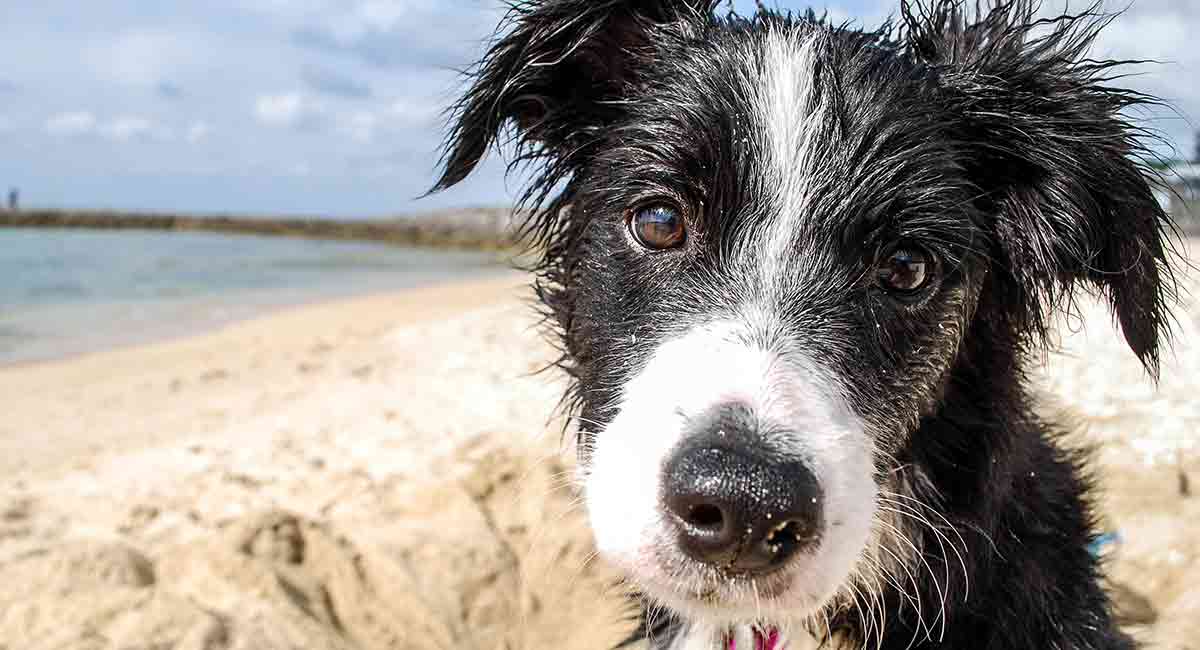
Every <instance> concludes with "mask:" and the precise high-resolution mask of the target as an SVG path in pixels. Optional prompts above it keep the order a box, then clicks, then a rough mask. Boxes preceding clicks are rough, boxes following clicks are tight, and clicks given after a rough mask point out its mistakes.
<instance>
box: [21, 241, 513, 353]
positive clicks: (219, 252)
mask: <svg viewBox="0 0 1200 650" xmlns="http://www.w3.org/2000/svg"><path fill="white" fill-rule="evenodd" d="M504 268H505V267H504V265H503V264H501V263H499V262H498V261H497V260H496V257H495V256H494V255H491V254H486V253H474V252H461V251H435V250H425V249H410V248H400V247H393V246H385V245H381V244H371V243H357V242H335V241H317V240H304V239H291V238H274V237H253V236H231V235H221V234H210V233H177V232H143V231H85V230H55V229H29V230H25V229H3V228H0V364H8V363H15V362H28V361H37V360H44V359H51V358H58V357H65V356H72V355H77V354H81V353H85V352H89V351H93V350H99V349H104V348H108V347H115V346H120V345H129V344H135V343H140V342H144V341H149V340H157V339H163V338H170V337H173V336H180V335H186V334H191V333H195V332H200V331H204V330H207V329H212V328H213V327H216V326H219V325H222V324H225V323H229V322H231V321H235V320H240V319H244V318H248V317H252V316H255V315H258V314H261V313H264V312H266V311H269V310H271V309H277V308H280V307H286V306H291V305H298V304H303V303H307V302H314V301H319V300H326V299H332V298H339V297H349V296H354V295H361V294H367V293H374V292H381V291H389V290H396V289H403V288H410V287H415V286H422V285H429V284H435V283H439V282H446V281H454V280H465V279H471V278H478V277H484V276H487V275H495V274H498V273H500V272H502V271H503V269H504Z"/></svg>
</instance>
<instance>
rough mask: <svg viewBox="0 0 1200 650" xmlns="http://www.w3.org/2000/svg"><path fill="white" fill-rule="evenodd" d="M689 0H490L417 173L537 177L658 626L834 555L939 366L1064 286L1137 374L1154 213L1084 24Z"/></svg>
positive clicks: (927, 403) (852, 532) (591, 476)
mask: <svg viewBox="0 0 1200 650" xmlns="http://www.w3.org/2000/svg"><path fill="white" fill-rule="evenodd" d="M713 5H714V3H713V2H711V1H710V0H641V1H636V2H635V1H632V0H524V1H521V2H517V3H516V4H515V5H514V7H513V8H512V11H511V13H510V14H509V23H508V24H507V26H506V27H505V28H504V30H503V32H502V34H501V35H500V36H499V37H498V38H497V40H496V41H495V42H494V43H493V45H492V47H491V49H490V51H489V52H488V53H487V55H486V56H485V58H484V59H483V60H482V62H481V63H480V65H479V67H478V69H477V74H476V75H475V76H474V79H473V85H471V87H470V88H469V90H468V91H467V93H466V95H465V97H464V98H463V99H462V101H461V102H460V103H459V104H458V106H457V110H456V112H455V115H454V122H453V126H452V130H451V135H450V138H449V141H448V147H447V151H446V156H445V159H444V163H445V171H444V175H443V177H442V179H441V181H440V183H439V187H448V186H450V185H453V184H454V183H457V182H458V181H460V180H461V179H463V178H464V177H465V176H466V175H468V174H469V173H470V171H471V170H472V169H473V168H474V167H475V165H476V164H477V163H478V162H479V160H480V158H481V157H482V156H483V155H484V154H485V153H486V151H487V150H488V148H489V147H490V146H491V145H492V144H493V143H494V142H495V141H496V139H497V138H498V137H501V136H503V135H509V136H511V137H512V138H513V140H514V141H515V143H516V144H517V146H518V149H519V151H520V152H521V156H520V157H519V158H518V160H517V162H526V163H531V164H533V165H535V167H536V168H537V169H538V170H539V171H540V175H539V176H538V177H537V178H536V180H535V181H534V182H533V183H532V185H531V187H530V189H529V193H528V194H527V196H526V199H527V200H529V201H530V202H532V203H533V204H535V207H536V208H537V209H536V210H535V211H534V216H533V217H532V220H531V222H530V229H529V233H530V234H531V235H532V238H533V240H534V241H536V242H537V243H538V244H539V245H541V246H542V247H543V248H542V250H543V252H544V258H543V264H542V267H541V271H542V280H541V282H540V283H539V288H540V292H541V295H542V298H543V299H544V301H545V302H546V303H547V304H548V305H549V306H550V308H551V310H552V312H553V314H554V316H555V317H556V321H557V324H558V326H559V329H560V331H561V333H562V335H563V340H564V342H565V351H566V358H565V361H566V363H565V364H564V365H565V367H566V368H567V369H568V370H569V372H571V373H572V375H573V376H574V378H575V379H576V384H577V385H576V393H575V395H576V400H577V402H578V406H579V419H578V421H579V422H580V425H579V427H580V443H581V445H580V448H581V466H582V471H583V477H584V482H585V490H586V496H587V505H588V509H589V512H590V515H591V521H592V525H593V528H594V530H595V535H596V539H597V542H598V545H599V548H600V550H601V551H602V552H603V554H604V555H605V556H607V557H608V558H609V559H610V560H612V561H614V562H615V563H617V564H618V565H620V566H621V567H623V568H624V569H625V570H626V571H627V572H628V573H629V575H630V576H631V577H632V579H633V580H634V581H635V582H636V584H638V585H639V586H640V588H641V589H642V590H644V592H645V593H646V594H647V595H648V596H649V597H650V598H651V599H653V600H655V601H657V602H661V603H663V604H666V605H668V606H669V607H671V608H672V609H673V610H675V611H677V612H680V613H682V614H684V615H687V616H691V617H694V618H697V619H702V620H706V621H710V622H713V623H714V624H716V625H727V624H733V623H737V622H747V621H766V622H771V623H774V624H784V623H787V622H788V621H793V620H795V619H796V618H797V617H798V616H803V615H804V614H806V613H811V612H814V611H817V610H819V609H820V608H821V607H822V606H823V605H824V604H826V603H828V602H830V599H831V598H833V597H834V595H835V594H837V593H838V592H839V591H841V590H844V589H846V588H847V585H848V584H849V583H850V581H851V577H852V576H853V575H854V574H855V572H856V570H858V569H860V568H861V566H860V565H861V563H862V562H863V561H864V558H865V557H867V556H868V555H869V548H870V545H871V543H872V542H871V540H872V538H873V535H874V534H876V532H877V513H878V510H879V506H878V500H879V494H880V490H881V489H882V487H883V486H885V485H886V482H887V480H888V473H889V468H890V467H891V465H890V462H891V459H892V458H893V457H894V455H896V454H897V453H898V452H899V451H900V450H902V449H904V448H905V447H906V446H907V445H909V444H911V441H912V440H913V438H914V436H915V435H918V429H919V428H920V423H921V421H922V418H925V417H929V416H933V415H936V414H937V413H938V410H939V408H940V405H941V404H942V402H943V400H944V399H945V396H946V393H947V391H948V390H950V389H951V385H952V384H953V378H954V376H955V373H956V372H959V369H960V368H961V367H962V366H964V365H972V364H973V365H975V366H977V367H981V368H982V370H980V374H979V377H986V376H987V373H988V372H993V371H994V372H997V373H1005V372H1011V373H1014V374H1011V375H1010V376H1009V378H1010V379H1012V380H1013V381H1016V380H1017V379H1019V370H1014V368H1018V367H1019V363H1018V361H1019V358H1020V357H1021V355H1022V353H1023V352H1024V351H1026V350H1027V349H1029V346H1030V345H1031V344H1034V343H1036V342H1037V341H1038V340H1039V339H1040V338H1041V335H1042V334H1044V330H1045V328H1046V319H1047V316H1048V314H1049V312H1050V311H1051V310H1052V308H1053V307H1054V306H1055V305H1057V304H1058V303H1059V302H1060V301H1061V300H1062V299H1063V298H1064V297H1065V296H1068V295H1069V293H1070V291H1071V290H1072V288H1073V287H1074V286H1075V285H1076V284H1078V283H1087V284H1089V285H1091V286H1093V287H1095V288H1096V289H1098V290H1100V291H1102V292H1103V293H1104V294H1105V295H1106V296H1107V298H1108V299H1109V300H1110V301H1111V304H1112V307H1113V309H1114V313H1115V315H1116V317H1117V320H1118V321H1119V322H1120V325H1121V327H1122V329H1123V331H1124V334H1125V337H1126V340H1127V341H1128V343H1129V345H1130V347H1131V348H1132V349H1133V351H1134V352H1135V353H1136V354H1137V355H1138V357H1140V358H1141V360H1142V361H1143V363H1144V364H1145V366H1146V367H1147V369H1149V370H1150V371H1152V372H1153V371H1155V369H1156V368H1157V363H1158V349H1159V337H1160V334H1161V332H1162V331H1163V329H1164V319H1165V312H1164V288H1163V284H1164V282H1162V280H1165V276H1164V274H1165V269H1164V266H1163V265H1164V263H1165V259H1166V253H1165V249H1164V242H1165V241H1166V240H1165V231H1166V230H1167V229H1168V224H1169V221H1168V220H1167V218H1166V217H1165V215H1164V214H1163V212H1162V210H1161V208H1160V207H1159V205H1158V203H1157V202H1156V200H1155V198H1154V196H1153V193H1152V190H1151V187H1150V185H1149V184H1148V182H1147V179H1146V175H1145V170H1144V168H1143V166H1142V165H1140V164H1139V163H1138V162H1137V157H1138V155H1139V154H1140V153H1141V152H1142V151H1143V150H1142V149H1141V148H1140V145H1139V142H1138V137H1139V135H1140V132H1139V131H1138V129H1136V128H1135V127H1133V126H1131V125H1130V124H1129V123H1128V122H1127V121H1126V119H1125V118H1124V117H1123V116H1122V115H1123V113H1122V111H1123V110H1124V109H1126V108H1127V107H1129V106H1131V105H1134V104H1138V103H1141V102H1144V101H1147V100H1146V98H1144V97H1142V96H1140V95H1137V94H1135V93H1132V92H1129V91H1126V90H1120V89H1114V88H1111V87H1108V86H1107V85H1106V83H1107V82H1106V80H1105V75H1106V72H1107V71H1108V70H1109V69H1110V68H1111V64H1108V63H1098V62H1094V61H1091V60H1089V59H1087V58H1086V56H1085V52H1086V50H1087V48H1088V46H1089V44H1090V43H1091V41H1092V39H1093V37H1094V36H1095V33H1096V30H1097V29H1098V28H1099V25H1101V24H1102V23H1103V20H1102V19H1096V18H1094V17H1089V16H1083V17H1076V18H1064V19H1061V20H1058V21H1049V22H1042V23H1038V22H1036V21H1035V20H1034V16H1033V10H1032V8H1031V5H1030V3H1028V2H1025V1H1024V0H1018V1H1017V2H1015V3H1013V4H1002V5H998V6H996V7H994V8H992V9H991V10H990V11H985V12H983V13H981V14H979V15H978V16H976V17H975V18H974V20H967V19H966V17H965V16H964V14H963V12H961V11H960V10H959V9H958V3H957V2H951V1H950V0H938V1H937V2H935V3H934V5H935V6H933V7H929V8H928V10H927V11H924V12H921V13H919V14H918V13H915V12H913V11H911V10H910V9H909V8H908V7H907V6H906V7H905V8H904V10H903V12H902V15H903V18H904V21H903V26H902V27H901V28H899V29H895V30H891V29H886V30H884V31H881V32H877V33H864V32H861V31H857V30H855V29H851V28H847V27H837V26H830V25H828V24H824V23H823V22H822V21H820V20H816V19H815V18H813V17H812V16H811V15H810V16H807V17H799V18H793V17H785V16H779V15H775V14H770V13H760V14H759V15H757V16H755V17H753V18H749V19H743V18H738V17H734V16H726V17H717V16H715V15H714V6H713ZM972 340H975V341H977V342H978V345H976V346H975V348H972V347H971V345H970V342H971V341H972ZM972 349H976V350H983V351H985V353H986V359H980V358H972V354H971V350H972ZM997 360H998V361H997ZM1006 361H1007V365H1006ZM1009 366H1011V368H1010V367H1009Z"/></svg>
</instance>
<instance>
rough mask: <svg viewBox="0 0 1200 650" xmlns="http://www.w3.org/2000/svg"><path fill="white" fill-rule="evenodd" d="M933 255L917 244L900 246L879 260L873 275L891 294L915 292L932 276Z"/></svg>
mask: <svg viewBox="0 0 1200 650" xmlns="http://www.w3.org/2000/svg"><path fill="white" fill-rule="evenodd" d="M933 266H934V257H933V255H932V254H931V253H929V252H928V251H926V250H925V249H923V248H921V247H919V246H900V247H897V248H893V249H892V251H891V252H890V253H888V254H887V255H886V256H884V257H883V258H882V259H880V260H879V262H878V265H877V266H876V267H875V277H876V278H877V279H878V280H879V284H880V286H882V287H883V288H884V289H886V290H888V291H889V292H891V293H893V294H899V295H902V296H904V295H908V296H911V295H912V294H915V293H917V292H918V291H920V290H921V289H924V288H925V287H926V286H928V285H929V282H930V280H931V279H932V278H933V270H934V269H933Z"/></svg>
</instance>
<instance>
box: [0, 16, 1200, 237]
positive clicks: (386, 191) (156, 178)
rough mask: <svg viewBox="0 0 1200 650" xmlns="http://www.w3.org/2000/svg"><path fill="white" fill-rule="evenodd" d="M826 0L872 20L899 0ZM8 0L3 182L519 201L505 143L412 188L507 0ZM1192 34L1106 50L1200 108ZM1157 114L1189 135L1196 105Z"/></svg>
mask: <svg viewBox="0 0 1200 650" xmlns="http://www.w3.org/2000/svg"><path fill="white" fill-rule="evenodd" d="M831 2H833V4H828V5H827V6H825V8H827V9H829V10H830V13H831V14H832V15H833V16H835V17H838V18H850V17H853V18H857V19H860V20H861V21H863V22H864V23H866V24H868V25H874V24H877V23H878V22H879V20H880V19H881V18H882V17H883V16H885V15H887V14H888V13H889V12H891V11H892V10H893V7H894V6H895V5H896V4H897V3H896V2H895V1H885V0H842V1H840V2H839V1H838V0H831ZM735 4H736V5H737V6H738V7H739V8H741V9H746V8H748V7H750V6H752V2H748V1H744V2H743V1H739V2H737V3H735ZM769 4H770V3H769ZM810 4H811V3H808V2H800V1H796V0H783V1H780V2H778V3H777V6H780V7H784V8H797V9H798V8H803V7H807V6H809V5H810ZM1047 4H1051V3H1049V2H1048V3H1047ZM1076 4H1079V5H1080V6H1082V4H1083V3H1082V2H1080V3H1076ZM3 5H4V6H3V7H0V152H2V153H0V187H6V186H10V185H16V186H19V187H20V188H21V190H22V193H23V196H24V199H25V203H26V204H27V205H49V206H71V207H107V208H121V209H141V210H150V209H161V210H177V211H188V212H261V213H269V214H332V215H347V216H371V215H389V214H397V213H403V212H409V211H414V210H422V209H430V208H438V207H446V206H462V205H494V204H503V203H507V202H508V200H509V198H508V197H509V196H510V195H509V193H508V191H507V190H506V184H505V181H504V178H503V174H502V173H501V171H502V165H501V164H500V161H498V160H491V161H489V162H488V163H487V164H485V166H484V167H483V168H482V169H481V173H479V174H477V175H476V176H475V177H474V178H473V179H471V180H470V181H468V182H467V183H465V184H464V185H463V186H460V187H459V188H455V189H454V190H452V191H450V192H447V193H444V194H441V195H438V196H435V197H433V198H429V199H424V200H421V201H414V200H413V199H414V197H416V196H417V195H419V194H420V193H421V192H422V191H423V190H424V189H425V188H426V187H427V186H428V185H429V183H430V181H431V179H432V174H433V169H434V164H435V159H436V151H437V144H438V142H439V140H440V138H441V129H442V125H441V119H440V117H439V112H440V110H441V108H442V107H443V106H445V105H446V104H447V103H449V102H450V101H451V100H452V98H453V96H454V90H455V88H456V87H457V84H458V80H457V76H456V74H455V73H454V72H453V68H454V67H456V66H463V65H465V64H467V63H469V62H470V61H471V60H473V59H474V58H476V57H477V56H478V54H479V53H480V43H481V42H482V40H483V39H484V38H485V37H486V36H487V35H488V34H489V33H490V31H491V29H492V28H493V27H494V25H495V23H496V21H497V19H498V17H499V16H500V12H501V8H500V5H499V4H498V2H496V1H495V0H205V1H196V0H191V1H186V0H180V1H176V2H161V1H157V0H94V1H90V2H78V1H77V0H42V1H40V2H36V3H32V2H30V3H26V2H11V1H10V2H4V3H3ZM820 6H821V5H819V4H818V7H820ZM1115 6H1116V7H1117V8H1119V7H1120V6H1124V3H1122V5H1115ZM1198 35H1200V2H1197V0H1133V6H1132V8H1131V9H1130V10H1129V11H1128V12H1127V13H1126V14H1125V15H1124V16H1122V17H1121V18H1120V19H1118V20H1117V22H1116V23H1114V25H1113V26H1112V28H1110V30H1109V31H1108V32H1107V33H1106V34H1105V35H1104V37H1103V39H1102V41H1101V44H1100V48H1101V52H1100V53H1101V54H1104V55H1114V56H1120V57H1130V58H1152V59H1157V60H1161V61H1164V62H1166V63H1164V64H1162V65H1156V66H1148V67H1145V68H1143V69H1141V74H1140V75H1139V76H1137V77H1135V78H1133V79H1132V80H1130V82H1129V83H1130V84H1131V85H1134V86H1136V87H1138V88H1141V89H1144V90H1148V91H1150V92H1153V93H1156V94H1158V95H1160V96H1163V97H1166V98H1167V99H1169V100H1171V101H1173V102H1174V103H1175V105H1176V106H1177V107H1179V108H1180V109H1181V111H1182V112H1183V113H1184V114H1186V115H1190V116H1200V88H1198V86H1200V83H1197V82H1196V81H1194V80H1197V79H1200V38H1198ZM1152 117H1153V118H1154V120H1155V121H1154V125H1155V126H1156V127H1157V128H1158V129H1160V130H1161V131H1163V132H1165V133H1166V134H1167V135H1168V136H1170V137H1171V138H1172V139H1174V140H1175V141H1176V142H1177V146H1178V147H1179V148H1180V149H1181V150H1183V151H1186V152H1190V151H1191V150H1192V139H1191V132H1192V131H1193V128H1192V127H1191V126H1189V124H1188V123H1187V122H1186V121H1184V120H1182V119H1179V118H1175V117H1172V116H1171V115H1169V114H1159V115H1155V116H1152Z"/></svg>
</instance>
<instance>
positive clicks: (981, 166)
mask: <svg viewBox="0 0 1200 650" xmlns="http://www.w3.org/2000/svg"><path fill="white" fill-rule="evenodd" d="M994 2H995V4H992V3H985V4H986V7H984V8H980V9H977V10H976V15H975V16H974V17H973V18H971V17H968V16H966V15H964V11H963V10H962V9H961V3H960V2H958V1H956V0H935V2H933V6H932V7H928V6H927V7H926V8H925V9H924V10H920V11H919V12H918V11H915V10H914V9H913V8H912V7H911V6H909V5H908V4H907V3H905V5H904V11H903V14H904V19H905V22H906V24H907V35H908V47H909V50H910V52H911V54H912V55H913V56H914V57H917V58H918V59H919V60H921V61H922V62H924V63H926V64H928V65H930V66H933V67H934V68H935V69H936V71H937V74H938V76H939V85H940V86H941V88H942V90H943V91H944V92H945V93H946V94H947V96H948V97H949V103H950V105H951V106H952V108H951V111H952V115H953V117H952V118H951V119H952V120H953V121H954V123H955V124H954V126H953V127H952V128H953V129H954V135H955V138H956V139H957V140H958V141H959V143H960V145H961V146H962V147H963V149H964V154H965V155H964V156H963V157H964V159H965V160H966V161H967V162H966V165H967V173H968V175H969V177H970V179H971V181H972V182H973V183H974V184H975V185H977V186H978V190H979V193H980V195H981V198H980V199H979V201H978V203H979V205H980V206H981V207H982V208H983V210H984V213H985V214H987V215H989V217H990V218H991V219H992V224H993V227H992V228H991V235H992V237H993V238H994V245H993V247H992V249H991V254H992V255H993V256H994V257H997V258H999V259H998V260H997V264H996V266H997V267H1000V268H996V269H993V270H994V271H995V272H998V273H999V274H1001V278H1000V281H1003V282H1006V283H1008V284H1007V286H1005V291H1006V293H1010V295H1009V296H1008V297H1009V298H1010V300H1009V304H1010V307H1011V311H1012V312H1013V316H1014V317H1015V318H1016V319H1017V320H1018V325H1019V326H1020V327H1026V328H1029V329H1031V330H1032V331H1034V332H1036V333H1038V334H1044V333H1045V330H1046V326H1047V322H1046V316H1047V314H1048V313H1049V312H1050V310H1051V309H1053V308H1054V307H1056V306H1059V305H1060V304H1061V301H1062V300H1068V301H1069V300H1070V299H1071V298H1070V296H1071V292H1072V290H1073V289H1074V288H1075V285H1076V284H1078V283H1079V282H1080V281H1084V282H1087V283H1090V284H1092V285H1093V286H1094V287H1096V288H1098V289H1099V290H1100V291H1101V292H1103V293H1104V294H1105V295H1106V296H1107V298H1108V300H1109V301H1110V303H1111V306H1112V309H1113V313H1114V315H1115V316H1116V319H1117V320H1118V321H1119V322H1120V325H1121V329H1122V331H1123V332H1124V335H1125V340H1126V341H1127V342H1128V344H1129V346H1130V348H1131V349H1132V350H1133V352H1134V353H1135V354H1136V355H1137V356H1138V358H1139V359H1140V360H1141V361H1142V364H1143V365H1144V366H1145V368H1146V369H1147V370H1148V371H1149V372H1150V373H1151V374H1152V375H1155V376H1157V372H1158V362H1159V345H1160V339H1162V338H1164V337H1165V336H1166V332H1167V329H1168V322H1167V320H1168V318H1169V315H1168V308H1167V305H1168V303H1169V301H1170V298H1171V296H1172V295H1173V292H1174V285H1173V281H1172V278H1171V274H1170V268H1169V266H1168V257H1169V254H1170V251H1171V247H1170V239H1169V238H1170V236H1171V235H1172V233H1173V232H1174V226H1173V225H1172V223H1171V220H1170V218H1169V217H1168V216H1167V215H1166V214H1165V213H1164V211H1163V208H1162V207H1161V206H1160V204H1159V203H1158V201H1157V199H1156V198H1155V195H1154V191H1153V189H1152V187H1153V184H1154V183H1155V182H1156V181H1157V178H1158V177H1157V175H1156V174H1155V173H1154V172H1153V171H1152V169H1151V168H1150V167H1149V166H1148V165H1147V164H1146V163H1145V159H1146V157H1147V156H1148V155H1149V152H1148V151H1147V150H1146V149H1145V147H1144V145H1143V144H1142V140H1143V138H1144V136H1146V135H1147V134H1146V132H1145V131H1144V130H1142V129H1139V128H1138V127H1136V126H1134V125H1133V124H1131V123H1130V122H1129V121H1128V118H1127V117H1126V115H1125V112H1126V111H1127V110H1128V109H1130V108H1137V107H1139V106H1142V105H1147V104H1153V103H1156V100H1154V99H1153V98H1151V97H1148V96H1145V95H1142V94H1140V93H1137V92H1134V91H1130V90H1126V89H1121V88H1115V87H1112V86H1111V85H1109V83H1110V82H1111V81H1112V80H1113V79H1114V77H1113V75H1112V72H1113V70H1114V68H1115V67H1117V66H1119V65H1121V64H1122V63H1123V62H1117V61H1096V60H1093V59H1090V58H1089V57H1088V51H1089V49H1090V46H1091V45H1092V43H1093V41H1094V39H1095V37H1096V35H1097V33H1098V32H1099V30H1100V29H1101V28H1102V27H1103V26H1105V25H1106V24H1107V23H1108V22H1109V21H1110V20H1111V17H1110V16H1103V15H1098V14H1095V13H1090V12H1089V13H1085V14H1081V15H1076V16H1062V17H1059V18H1055V19H1043V20H1038V19H1037V18H1036V16H1035V13H1036V7H1037V5H1038V4H1039V3H1036V2H1032V1H1030V0H1011V1H1009V0H994Z"/></svg>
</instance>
